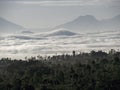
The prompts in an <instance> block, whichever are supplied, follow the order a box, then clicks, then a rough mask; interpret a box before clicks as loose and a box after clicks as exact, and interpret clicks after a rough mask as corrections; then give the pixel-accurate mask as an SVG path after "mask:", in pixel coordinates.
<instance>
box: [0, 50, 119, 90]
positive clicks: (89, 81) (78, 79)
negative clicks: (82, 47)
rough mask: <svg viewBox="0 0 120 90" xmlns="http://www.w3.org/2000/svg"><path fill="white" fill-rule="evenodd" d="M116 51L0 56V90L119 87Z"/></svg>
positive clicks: (109, 89) (106, 89) (107, 89)
mask: <svg viewBox="0 0 120 90" xmlns="http://www.w3.org/2000/svg"><path fill="white" fill-rule="evenodd" d="M119 89H120V53H119V52H114V53H112V54H111V53H110V54H108V53H105V52H102V51H98V52H95V51H91V53H81V54H75V51H74V53H73V55H58V56H52V57H47V58H44V57H41V56H39V58H37V57H32V58H29V59H27V60H26V61H22V60H11V59H10V58H3V59H1V60H0V90H119Z"/></svg>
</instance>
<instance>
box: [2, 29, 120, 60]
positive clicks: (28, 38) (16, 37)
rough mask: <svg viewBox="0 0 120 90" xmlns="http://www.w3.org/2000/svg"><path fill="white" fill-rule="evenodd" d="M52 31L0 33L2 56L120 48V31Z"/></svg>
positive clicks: (15, 56) (13, 56)
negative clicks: (55, 32) (74, 32)
mask: <svg viewBox="0 0 120 90" xmlns="http://www.w3.org/2000/svg"><path fill="white" fill-rule="evenodd" d="M50 33H51V32H47V33H38V32H37V33H14V34H2V35H0V58H2V57H11V58H24V57H25V56H28V57H29V56H35V55H55V54H65V53H71V52H72V51H73V50H75V51H77V52H78V53H79V52H86V51H91V50H104V51H108V50H110V49H116V50H118V49H120V31H108V32H107V31H106V32H96V33H82V34H81V33H76V34H75V35H69V34H68V35H54V32H53V34H50ZM58 33H59V32H58ZM68 33H69V32H68Z"/></svg>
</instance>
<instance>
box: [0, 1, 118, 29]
mask: <svg viewBox="0 0 120 90" xmlns="http://www.w3.org/2000/svg"><path fill="white" fill-rule="evenodd" d="M87 14H90V15H94V16H95V17H96V18H98V19H104V18H111V17H113V16H116V15H118V14H120V0H0V17H3V18H5V19H7V20H9V21H12V22H14V23H16V24H19V25H22V26H24V27H26V28H45V27H54V26H56V25H59V24H62V23H65V22H68V21H71V20H73V19H75V18H76V17H78V16H80V15H87Z"/></svg>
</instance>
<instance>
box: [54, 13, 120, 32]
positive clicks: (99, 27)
mask: <svg viewBox="0 0 120 90" xmlns="http://www.w3.org/2000/svg"><path fill="white" fill-rule="evenodd" d="M55 28H66V29H70V30H74V31H82V32H91V31H105V30H106V31H108V30H118V29H120V15H118V16H115V17H113V18H110V19H104V20H98V19H96V18H95V17H94V16H92V15H86V16H79V17H78V18H76V19H75V20H73V21H70V22H67V23H65V24H62V25H59V26H56V27H55Z"/></svg>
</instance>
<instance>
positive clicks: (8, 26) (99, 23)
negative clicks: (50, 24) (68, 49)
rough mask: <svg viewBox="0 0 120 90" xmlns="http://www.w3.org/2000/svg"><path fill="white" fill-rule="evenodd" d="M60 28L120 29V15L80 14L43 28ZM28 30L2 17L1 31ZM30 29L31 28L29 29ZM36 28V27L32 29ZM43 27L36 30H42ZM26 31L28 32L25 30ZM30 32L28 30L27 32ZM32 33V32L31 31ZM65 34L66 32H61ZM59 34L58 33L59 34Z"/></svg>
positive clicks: (82, 29) (84, 30)
mask: <svg viewBox="0 0 120 90" xmlns="http://www.w3.org/2000/svg"><path fill="white" fill-rule="evenodd" d="M60 28H65V29H68V30H71V31H77V32H98V31H111V30H119V29H120V15H118V16H115V17H113V18H110V19H104V20H98V19H96V18H95V17H94V16H92V15H86V16H79V17H78V18H76V19H74V20H73V21H70V22H67V23H65V24H62V25H59V26H56V27H55V28H49V29H42V30H44V31H51V30H56V29H58V30H59V29H60ZM24 30H26V29H25V28H24V27H23V26H20V25H17V24H15V23H13V22H10V21H8V20H6V19H3V18H1V17H0V32H7V33H9V32H19V31H24ZM29 30H30V29H29ZM32 30H34V29H32ZM42 30H41V29H40V30H39V29H38V30H36V31H42ZM23 33H26V32H23ZM27 33H28V32H27ZM29 33H31V32H29ZM59 33H61V34H64V33H66V32H64V33H63V32H59ZM57 35H58V34H57Z"/></svg>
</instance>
